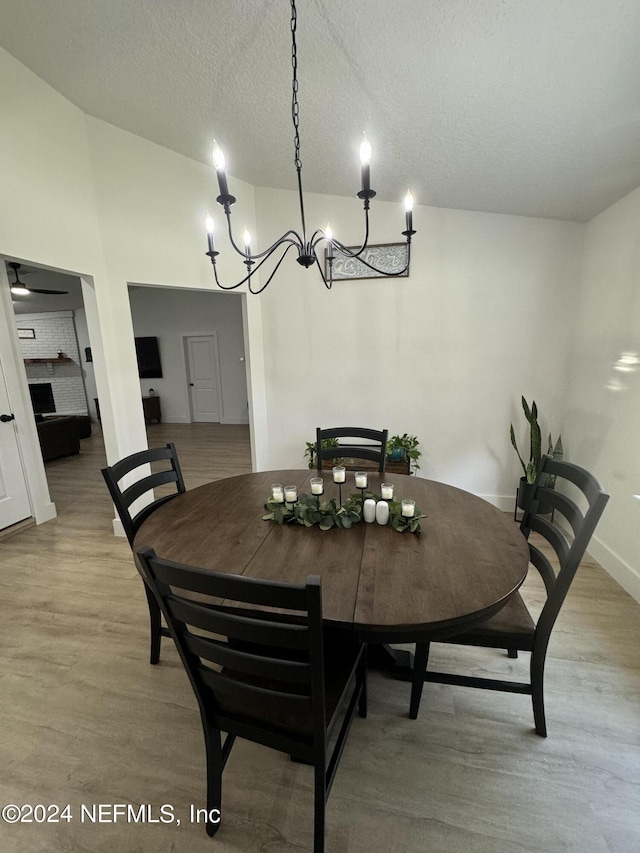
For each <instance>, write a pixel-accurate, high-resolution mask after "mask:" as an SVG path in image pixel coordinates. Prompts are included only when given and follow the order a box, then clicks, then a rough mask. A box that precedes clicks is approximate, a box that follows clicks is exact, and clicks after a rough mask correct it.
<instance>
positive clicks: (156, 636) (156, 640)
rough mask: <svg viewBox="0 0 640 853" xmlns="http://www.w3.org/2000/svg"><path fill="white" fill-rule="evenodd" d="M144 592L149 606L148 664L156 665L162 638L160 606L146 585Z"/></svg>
mask: <svg viewBox="0 0 640 853" xmlns="http://www.w3.org/2000/svg"><path fill="white" fill-rule="evenodd" d="M144 591H145V592H146V594H147V604H148V605H149V631H150V634H151V653H150V655H149V659H150V663H152V664H156V663H158V661H159V660H160V639H161V637H162V634H161V631H160V629H161V627H162V621H161V618H160V605H159V604H158V602H157V601H156V597H155V595H154V594H153V593H152V592H151V590H150V589H149V587H148V586H147V585H146V583H145V585H144Z"/></svg>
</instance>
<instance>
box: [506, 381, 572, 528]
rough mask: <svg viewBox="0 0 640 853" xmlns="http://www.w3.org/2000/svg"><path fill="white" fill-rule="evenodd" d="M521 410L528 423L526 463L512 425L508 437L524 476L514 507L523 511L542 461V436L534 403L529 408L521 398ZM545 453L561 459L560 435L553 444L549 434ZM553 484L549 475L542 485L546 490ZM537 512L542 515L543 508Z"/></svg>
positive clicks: (521, 479)
mask: <svg viewBox="0 0 640 853" xmlns="http://www.w3.org/2000/svg"><path fill="white" fill-rule="evenodd" d="M522 409H523V411H524V416H525V418H526V419H527V421H528V423H529V461H528V462H526V463H525V461H524V459H523V458H522V455H521V453H520V451H519V450H518V445H517V442H516V435H515V432H514V429H513V424H511V429H510V435H511V444H512V445H513V447H514V449H515V451H516V453H517V454H518V459H519V460H520V464H521V465H522V470H523V472H524V476H522V477H520V484H519V486H518V491H517V494H516V505H517V506H518V507H519V508H520V509H525V508H526V507H527V505H528V503H529V500H530V499H531V493H532V491H533V484H534V483H535V481H536V477H537V476H538V469H539V467H540V460H541V459H542V434H541V431H540V424H539V423H538V407H537V406H536V401H535V400H534V401H533V402H532V404H531V406H529V404H528V403H527V401H526V400H525V398H524V397H522ZM547 453H548V454H549V455H550V456H553V458H554V459H562V455H563V448H562V436H561V435H559V436H558V440H557V441H556V443H555V444H554V443H553V440H552V438H551V433H549V439H548V447H547ZM554 482H555V477H553V476H552V475H550V476H549V477H547V480H546V481H545V484H544V485H545V486H546V487H547V488H553V485H554ZM539 511H540V512H541V513H544V512H545V508H544V507H540V509H539ZM548 511H549V512H550V511H551V510H550V509H549V510H548Z"/></svg>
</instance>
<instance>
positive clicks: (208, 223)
mask: <svg viewBox="0 0 640 853" xmlns="http://www.w3.org/2000/svg"><path fill="white" fill-rule="evenodd" d="M205 227H206V229H207V242H208V244H209V251H210V252H215V250H216V247H215V246H214V243H213V232H214V230H215V225H214V222H213V216H211V214H210V213H207V218H206V219H205Z"/></svg>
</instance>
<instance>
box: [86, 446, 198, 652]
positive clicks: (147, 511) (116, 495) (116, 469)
mask: <svg viewBox="0 0 640 853" xmlns="http://www.w3.org/2000/svg"><path fill="white" fill-rule="evenodd" d="M152 462H162V463H164V464H166V465H167V468H166V470H162V471H154V472H153V473H150V470H149V467H148V466H149V465H150V464H151V463H152ZM138 469H140V470H138ZM102 476H103V477H104V479H105V482H106V484H107V488H108V489H109V493H110V495H111V500H112V501H113V503H114V505H115V508H116V511H117V513H118V516H119V517H120V521H121V522H122V526H123V528H124V532H125V535H126V537H127V539H128V541H129V545H130V546H131V547H133V540H134V539H135V535H136V533H137V532H138V530H139V529H140V525H141V524H142V522H143V521H145V520H146V519H147V518H149V516H150V515H151V514H152V513H153V512H155V511H156V510H157V509H158V507H160V506H162V505H163V504H165V503H166V502H167V501H170V500H171V499H172V498H175V497H176V495H179V494H181V493H183V492H185V491H186V489H185V485H184V480H183V478H182V471H181V470H180V463H179V461H178V455H177V453H176V448H175V445H173V444H167V446H166V447H157V448H153V449H151V450H141V451H140V452H138V453H132V454H131V456H127V457H125V458H124V459H121V460H120V461H119V462H116V463H115V465H110V466H108V467H107V468H103V469H102ZM125 477H126V478H129V480H128V481H127V483H125V484H124V485H122V484H121V481H122V480H123V479H124V478H125ZM166 485H169V486H170V487H172V488H173V487H175V491H172V492H171V493H170V494H168V495H163V496H162V497H159V498H157V499H154V500H153V501H152V502H150V503H147V505H146V506H144V507H142V508H141V509H140V508H134V506H133V505H134V504H135V503H136V501H137V500H138V499H139V498H140V497H142V496H143V495H145V494H146V493H147V492H150V491H152V490H153V489H156V488H158V487H160V486H166ZM145 593H146V595H147V604H148V606H149V624H150V629H151V651H150V661H151V663H152V664H156V663H158V661H159V660H160V642H161V638H162V637H163V636H165V637H168V636H169V631H168V630H167V629H166V628H164V627H163V626H162V620H161V617H160V608H159V606H158V602H157V601H156V598H155V596H154V595H153V593H152V592H151V590H150V589H149V587H148V586H147V585H146V584H145Z"/></svg>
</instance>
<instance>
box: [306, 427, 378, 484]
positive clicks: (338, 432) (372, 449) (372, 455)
mask: <svg viewBox="0 0 640 853" xmlns="http://www.w3.org/2000/svg"><path fill="white" fill-rule="evenodd" d="M387 436H388V430H386V429H383V430H376V429H368V428H367V427H331V428H330V429H321V428H320V427H318V428H317V429H316V467H317V469H318V471H322V470H323V462H324V460H325V459H336V458H339V457H353V458H356V459H368V460H371V461H372V462H377V463H378V471H379V472H380V473H381V474H383V473H384V470H385V463H386V459H387ZM327 438H336V439H338V440H340V439H341V438H344V439H347V442H346V443H345V442H340V441H339V444H338V447H323V446H322V442H323V441H324V440H325V439H327ZM353 439H360V440H362V441H365V442H368V443H366V444H358V443H355V444H354V443H353Z"/></svg>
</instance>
